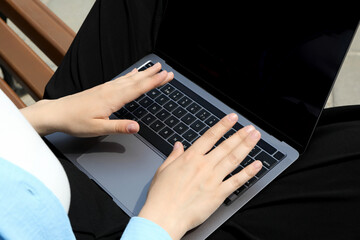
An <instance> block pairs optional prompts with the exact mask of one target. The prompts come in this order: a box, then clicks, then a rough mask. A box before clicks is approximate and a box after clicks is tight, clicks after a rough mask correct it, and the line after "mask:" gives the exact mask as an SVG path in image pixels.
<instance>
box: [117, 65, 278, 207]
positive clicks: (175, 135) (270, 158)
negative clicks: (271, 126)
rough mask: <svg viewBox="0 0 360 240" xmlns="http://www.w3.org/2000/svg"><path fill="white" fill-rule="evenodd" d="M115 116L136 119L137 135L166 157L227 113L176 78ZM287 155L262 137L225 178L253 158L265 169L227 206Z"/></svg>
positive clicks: (235, 195) (234, 129) (231, 199)
mask: <svg viewBox="0 0 360 240" xmlns="http://www.w3.org/2000/svg"><path fill="white" fill-rule="evenodd" d="M152 65H153V63H152V62H148V63H146V64H145V65H144V66H143V67H141V68H140V69H139V71H143V70H145V69H147V68H149V67H151V66H152ZM114 115H115V116H117V117H118V118H120V119H131V120H135V121H137V122H138V123H139V125H140V131H139V133H138V134H139V135H140V136H141V137H142V138H144V139H145V140H147V141H148V142H150V143H151V144H152V145H153V146H154V147H155V148H156V149H158V150H159V151H160V152H161V153H162V154H164V156H168V155H169V154H170V153H171V151H172V149H173V145H174V143H175V142H177V141H180V142H182V144H183V145H184V149H185V150H186V149H187V148H189V147H190V146H191V144H192V143H193V142H195V141H196V140H197V139H198V138H199V137H200V136H201V135H202V134H204V133H205V131H206V130H208V129H209V128H210V127H212V126H213V125H215V124H216V123H217V122H218V121H219V120H220V119H221V118H223V117H224V116H226V114H225V113H224V112H222V111H221V110H219V109H218V108H216V107H215V106H214V105H212V104H211V103H209V102H208V101H206V100H205V99H204V98H202V97H200V96H199V95H198V94H196V93H195V92H193V91H192V90H191V89H189V88H187V87H186V86H184V85H183V84H182V83H180V82H179V81H178V80H176V79H175V78H174V79H173V80H172V81H171V82H170V83H167V84H165V85H164V86H161V87H159V88H156V89H153V90H150V91H149V92H147V93H145V94H143V95H142V96H140V97H139V98H137V99H136V100H134V101H132V102H130V103H128V104H126V105H125V106H124V107H123V108H121V109H120V110H119V111H117V112H115V113H114ZM242 127H243V126H242V125H241V124H240V123H236V124H235V125H234V126H233V128H232V129H231V130H230V131H228V132H227V133H226V134H225V135H224V136H223V137H222V138H221V139H220V140H219V141H218V142H217V143H216V144H215V145H214V147H216V146H218V145H219V144H220V143H221V142H222V141H224V140H225V139H227V138H229V137H230V136H231V135H232V134H233V133H235V132H236V131H237V130H239V129H241V128H242ZM284 158H285V154H283V153H282V152H280V151H278V150H277V149H276V148H275V147H273V146H271V145H270V144H269V143H267V142H266V141H264V140H263V139H260V141H259V142H258V144H257V145H256V146H255V147H254V149H253V150H252V151H251V152H250V153H249V155H248V156H247V157H246V158H245V159H244V160H243V161H242V163H241V164H240V165H239V166H238V167H237V168H236V169H235V170H234V171H233V172H232V173H230V174H229V175H228V176H227V177H226V178H225V179H227V178H229V177H231V176H232V175H234V174H236V173H238V172H239V171H241V170H242V169H243V168H244V167H246V166H247V165H249V164H250V163H252V162H253V161H254V159H256V160H260V161H261V162H262V163H263V168H262V169H261V170H260V171H259V173H258V174H257V175H256V176H255V177H253V178H252V179H250V180H249V181H248V182H247V183H245V184H244V185H243V186H241V187H240V188H239V189H237V190H236V191H235V192H234V193H233V194H231V195H230V196H229V197H228V198H227V199H226V200H225V202H224V203H225V204H226V205H229V204H231V203H232V202H233V201H234V200H235V199H237V198H238V197H239V196H240V195H241V194H242V193H243V192H245V191H246V190H247V189H248V188H249V187H250V186H251V185H253V184H254V183H255V182H256V181H258V180H259V179H260V178H261V177H262V176H264V175H265V174H266V173H267V172H268V171H269V170H270V169H271V168H273V167H274V166H275V165H276V164H277V163H278V162H279V161H281V160H282V159H284Z"/></svg>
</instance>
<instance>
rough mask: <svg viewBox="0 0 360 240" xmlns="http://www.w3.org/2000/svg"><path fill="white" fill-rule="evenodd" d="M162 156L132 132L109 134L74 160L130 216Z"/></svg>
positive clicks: (137, 208) (141, 201) (139, 205)
mask: <svg viewBox="0 0 360 240" xmlns="http://www.w3.org/2000/svg"><path fill="white" fill-rule="evenodd" d="M163 161H164V160H163V159H162V158H161V157H160V156H159V155H158V154H156V153H155V152H154V151H153V150H151V149H150V148H149V147H148V146H146V145H145V144H144V143H143V142H142V141H140V140H139V139H138V138H137V137H135V136H133V135H110V136H107V137H105V138H104V139H102V140H101V141H100V142H99V143H98V144H96V145H95V146H94V147H92V148H90V149H89V150H88V151H87V152H86V153H84V154H83V155H82V156H81V157H80V158H79V159H78V160H77V162H78V163H79V164H80V166H81V167H83V168H84V169H85V170H86V172H87V173H88V175H89V177H91V178H92V179H94V181H95V182H97V183H98V184H99V185H100V186H101V187H103V188H104V189H105V191H106V192H108V193H109V194H110V196H112V197H113V198H114V201H115V202H116V203H117V204H118V205H119V206H120V207H121V208H122V209H123V210H124V211H125V212H126V213H127V214H129V215H130V216H133V215H137V214H138V213H139V211H140V210H141V208H142V206H143V205H144V203H145V200H146V195H147V191H148V188H149V186H150V183H151V180H152V177H153V176H154V174H155V172H156V170H157V168H158V167H159V166H160V165H161V163H162V162H163Z"/></svg>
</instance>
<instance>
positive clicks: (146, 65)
mask: <svg viewBox="0 0 360 240" xmlns="http://www.w3.org/2000/svg"><path fill="white" fill-rule="evenodd" d="M151 66H154V63H152V62H148V63H147V64H145V67H146V68H149V67H151Z"/></svg>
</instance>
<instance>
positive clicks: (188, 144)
mask: <svg viewBox="0 0 360 240" xmlns="http://www.w3.org/2000/svg"><path fill="white" fill-rule="evenodd" d="M181 143H182V144H183V146H184V150H186V149H188V148H189V147H190V146H191V143H189V142H188V141H185V140H183V141H182V142H181Z"/></svg>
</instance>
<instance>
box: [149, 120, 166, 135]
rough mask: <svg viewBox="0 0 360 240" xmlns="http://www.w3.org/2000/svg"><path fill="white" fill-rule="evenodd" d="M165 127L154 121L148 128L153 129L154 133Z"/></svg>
mask: <svg viewBox="0 0 360 240" xmlns="http://www.w3.org/2000/svg"><path fill="white" fill-rule="evenodd" d="M164 126H165V124H163V123H162V122H160V121H159V120H156V121H155V122H154V123H153V124H151V125H150V128H151V129H153V130H154V131H155V132H158V131H160V129H162V128H163V127H164Z"/></svg>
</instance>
